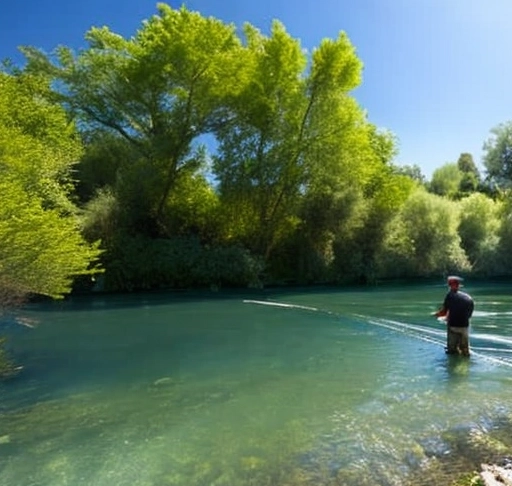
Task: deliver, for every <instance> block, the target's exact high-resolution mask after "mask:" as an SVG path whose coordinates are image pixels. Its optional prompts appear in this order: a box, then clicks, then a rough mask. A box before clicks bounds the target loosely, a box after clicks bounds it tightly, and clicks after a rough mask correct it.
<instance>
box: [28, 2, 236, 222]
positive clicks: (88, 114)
mask: <svg viewBox="0 0 512 486" xmlns="http://www.w3.org/2000/svg"><path fill="white" fill-rule="evenodd" d="M158 10H159V13H158V15H155V16H153V17H152V18H151V19H149V20H147V21H145V22H144V23H143V24H142V27H141V28H140V29H139V31H138V32H137V33H136V35H135V36H133V37H131V38H130V39H124V38H123V37H122V36H120V35H118V34H115V33H113V32H111V31H110V30H109V29H108V28H107V27H102V28H92V29H91V30H90V31H89V32H88V33H87V34H86V40H87V41H88V47H87V48H85V49H83V50H81V51H80V52H79V53H77V54H75V53H73V52H72V51H71V50H70V49H68V48H65V47H61V48H59V49H58V50H57V52H56V61H55V62H52V60H51V59H50V58H48V57H47V56H45V55H44V54H43V53H41V52H40V51H37V50H36V49H33V48H25V49H24V52H25V55H26V57H27V59H28V67H27V70H28V71H30V72H43V73H45V74H47V75H48V76H50V77H51V79H52V80H54V81H57V82H58V83H57V84H56V85H55V86H56V88H57V89H58V90H59V95H60V97H61V99H62V101H63V102H64V103H65V105H66V106H67V107H68V108H69V109H70V110H71V111H72V112H73V113H75V114H76V115H77V116H79V117H80V119H81V120H82V123H83V124H84V125H85V126H87V127H90V128H99V129H101V130H107V131H110V132H111V133H113V134H116V135H117V136H119V137H122V138H123V139H124V140H126V141H127V142H128V143H129V144H130V145H131V146H132V147H133V149H134V150H136V151H137V152H138V153H139V158H138V159H137V162H136V167H135V170H132V171H129V170H127V171H126V172H127V175H126V177H125V180H124V190H125V193H126V194H137V192H138V189H139V187H140V185H141V183H142V184H143V185H144V186H145V193H144V198H145V200H146V201H147V202H146V204H145V207H144V213H145V214H144V215H143V216H144V218H145V219H154V220H155V221H156V223H155V224H154V225H153V226H152V227H153V228H157V229H158V225H159V223H160V219H161V217H162V214H163V211H164V207H165V205H166V203H167V199H168V197H169V195H170V194H171V192H172V190H173V187H174V183H175V181H176V179H177V177H178V175H179V174H180V173H181V172H183V171H192V172H193V171H195V170H197V168H198V162H200V158H198V157H197V156H196V155H195V154H194V147H193V141H194V140H195V139H196V138H197V137H199V136H200V135H202V134H205V133H208V132H210V131H211V130H212V129H213V128H214V127H215V126H217V125H219V124H222V123H223V119H224V115H223V108H224V106H225V105H226V103H227V100H229V99H230V98H232V97H233V96H235V95H236V93H237V92H238V90H239V86H240V85H241V84H242V85H243V83H241V77H243V75H244V74H243V73H244V69H243V68H244V65H245V64H244V56H243V50H242V46H241V42H240V40H239V39H238V38H237V37H236V35H235V28H234V26H230V25H226V24H224V23H222V22H221V21H219V20H216V19H213V18H211V17H210V18H205V17H203V16H201V15H200V14H199V13H196V12H190V11H188V10H187V9H186V8H184V7H183V8H181V9H179V10H173V9H172V8H171V7H169V6H167V5H165V4H159V6H158ZM224 111H225V110H224ZM118 162H119V160H118ZM129 181H130V182H131V183H133V184H134V186H133V187H130V188H127V187H126V186H127V185H128V182H129ZM149 187H150V189H149ZM118 192H119V196H120V197H121V194H122V191H121V190H119V191H118ZM129 202H131V201H129ZM123 204H124V201H123ZM132 209H136V208H135V206H132ZM141 219H142V218H135V221H134V224H135V225H137V224H138V223H140V221H141Z"/></svg>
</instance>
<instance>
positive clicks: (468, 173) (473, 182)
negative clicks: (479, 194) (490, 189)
mask: <svg viewBox="0 0 512 486" xmlns="http://www.w3.org/2000/svg"><path fill="white" fill-rule="evenodd" d="M457 167H458V168H459V170H460V172H461V173H462V178H461V181H460V184H459V190H460V192H461V193H466V194H467V193H473V192H475V191H476V190H477V189H478V187H479V186H480V184H481V178H480V172H479V171H478V169H477V167H476V164H475V162H474V160H473V156H472V155H471V154H468V153H466V152H465V153H462V154H460V156H459V160H457Z"/></svg>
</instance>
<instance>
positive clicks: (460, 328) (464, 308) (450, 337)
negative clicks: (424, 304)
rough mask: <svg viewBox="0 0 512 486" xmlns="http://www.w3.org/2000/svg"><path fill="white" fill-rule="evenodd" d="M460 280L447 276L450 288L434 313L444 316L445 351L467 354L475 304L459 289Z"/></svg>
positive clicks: (437, 315)
mask: <svg viewBox="0 0 512 486" xmlns="http://www.w3.org/2000/svg"><path fill="white" fill-rule="evenodd" d="M461 281H462V278H460V277H456V276H450V277H448V286H449V287H450V290H449V291H448V293H447V294H446V296H445V298H444V302H443V306H442V307H441V308H440V309H439V310H438V311H437V312H435V313H434V315H435V316H436V317H445V316H446V326H447V348H446V353H447V354H462V355H463V356H469V319H470V318H471V316H472V315H473V309H474V305H475V304H474V302H473V299H472V298H471V296H470V295H469V294H466V293H465V292H462V291H460V290H459V288H460V286H461V285H460V283H461Z"/></svg>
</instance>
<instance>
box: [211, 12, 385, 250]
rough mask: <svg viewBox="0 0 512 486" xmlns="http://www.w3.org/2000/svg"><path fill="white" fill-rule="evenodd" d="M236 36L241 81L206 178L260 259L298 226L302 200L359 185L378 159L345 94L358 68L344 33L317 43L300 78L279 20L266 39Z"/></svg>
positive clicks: (295, 49)
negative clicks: (242, 49) (242, 53)
mask: <svg viewBox="0 0 512 486" xmlns="http://www.w3.org/2000/svg"><path fill="white" fill-rule="evenodd" d="M245 34H246V38H247V49H248V53H249V55H248V61H249V62H248V67H249V68H250V82H249V83H248V84H247V85H246V87H245V89H244V90H242V92H241V93H240V95H239V96H238V97H237V98H235V99H234V100H233V103H232V105H231V110H232V113H233V118H232V119H231V123H230V124H228V125H225V126H224V127H222V129H221V130H219V131H218V132H217V138H218V140H219V149H218V154H217V156H216V158H215V162H214V171H215V175H216V176H217V178H218V180H219V190H220V193H221V197H222V200H223V201H224V202H227V204H229V206H230V207H233V208H236V209H234V212H233V216H232V218H233V221H234V224H233V227H234V228H236V230H235V231H236V232H237V234H238V237H239V238H241V239H242V241H244V242H245V244H247V245H248V246H249V247H250V248H252V249H253V251H255V252H257V253H258V254H261V255H264V256H265V257H267V258H268V257H269V255H270V253H271V252H272V250H273V249H274V248H275V247H276V245H278V242H280V241H283V240H285V239H286V238H288V237H289V236H290V235H291V234H292V233H293V232H294V231H296V230H297V228H298V227H299V225H300V218H299V216H298V213H299V211H300V210H299V208H300V203H301V201H302V199H303V197H304V196H305V195H307V194H308V193H313V192H318V191H320V187H323V188H324V190H325V192H326V193H327V192H331V193H332V192H333V190H334V191H339V190H341V188H349V187H350V186H351V185H352V183H353V182H355V181H356V180H357V181H358V184H359V182H360V181H361V180H367V179H368V177H369V175H370V174H371V173H372V171H373V170H374V169H373V167H374V166H376V165H377V164H378V159H377V157H376V156H375V153H374V151H373V149H372V146H371V137H370V127H369V124H367V123H366V120H365V118H364V114H363V112H362V110H361V109H360V107H359V106H358V105H357V103H356V102H355V100H354V99H353V98H352V97H350V96H349V95H348V93H349V92H350V90H352V89H353V88H355V87H356V86H357V85H358V84H359V82H360V75H361V66H362V65H361V62H360V60H359V59H358V57H357V55H356V53H355V50H354V47H353V46H352V44H351V43H350V41H349V39H348V38H347V36H346V35H345V34H343V33H342V34H340V35H339V37H338V38H337V39H334V40H331V39H325V40H324V41H322V43H321V44H320V46H319V47H318V48H317V49H316V50H315V51H314V52H313V54H312V58H311V63H310V68H309V69H308V70H307V71H306V68H307V61H308V60H307V58H306V56H305V54H304V52H303V50H302V48H301V46H300V43H299V41H298V40H296V39H293V38H292V37H291V36H290V35H289V34H288V33H287V32H286V30H285V28H284V26H283V25H282V24H280V23H279V22H274V23H273V25H272V30H271V33H270V36H268V37H266V36H264V35H262V34H261V33H260V32H259V31H258V30H256V29H255V28H254V27H252V26H250V25H246V27H245ZM327 184H328V185H329V188H327Z"/></svg>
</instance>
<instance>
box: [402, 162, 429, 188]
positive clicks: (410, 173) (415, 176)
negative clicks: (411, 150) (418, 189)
mask: <svg viewBox="0 0 512 486" xmlns="http://www.w3.org/2000/svg"><path fill="white" fill-rule="evenodd" d="M395 171H396V172H397V174H400V175H404V176H407V177H409V178H411V179H412V180H413V181H416V182H418V183H420V184H422V185H424V184H425V183H426V178H425V176H424V175H423V174H422V172H421V168H420V166H419V165H416V164H412V165H407V164H406V165H402V166H395Z"/></svg>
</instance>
